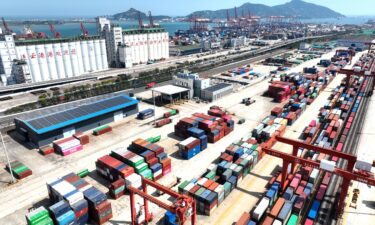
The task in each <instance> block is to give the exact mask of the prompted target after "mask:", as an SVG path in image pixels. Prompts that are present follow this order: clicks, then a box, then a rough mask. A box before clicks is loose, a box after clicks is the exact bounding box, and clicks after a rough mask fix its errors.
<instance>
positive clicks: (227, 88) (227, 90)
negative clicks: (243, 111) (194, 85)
mask: <svg viewBox="0 0 375 225" xmlns="http://www.w3.org/2000/svg"><path fill="white" fill-rule="evenodd" d="M232 92H233V85H232V84H227V83H219V84H216V85H214V86H211V87H208V88H206V89H203V90H202V91H201V99H203V100H205V101H210V102H213V101H216V100H218V99H220V98H222V97H224V96H226V95H229V94H231V93H232Z"/></svg>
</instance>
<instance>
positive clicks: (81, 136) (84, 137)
mask: <svg viewBox="0 0 375 225" xmlns="http://www.w3.org/2000/svg"><path fill="white" fill-rule="evenodd" d="M73 137H74V138H76V139H78V140H79V141H80V143H81V145H86V144H88V143H90V138H89V136H88V135H87V134H84V133H82V132H77V133H75V134H74V135H73Z"/></svg>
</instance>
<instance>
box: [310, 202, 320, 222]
mask: <svg viewBox="0 0 375 225" xmlns="http://www.w3.org/2000/svg"><path fill="white" fill-rule="evenodd" d="M319 207H320V202H319V201H318V200H314V202H313V204H312V206H311V209H310V211H309V214H308V216H307V217H309V218H310V219H312V220H315V219H316V215H317V214H318V210H319Z"/></svg>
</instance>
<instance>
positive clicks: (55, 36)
mask: <svg viewBox="0 0 375 225" xmlns="http://www.w3.org/2000/svg"><path fill="white" fill-rule="evenodd" d="M49 30H50V31H51V32H52V33H53V37H54V38H61V35H60V32H58V31H56V29H55V26H54V25H53V24H52V23H50V24H49Z"/></svg>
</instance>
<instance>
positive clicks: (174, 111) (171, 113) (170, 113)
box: [163, 109, 178, 118]
mask: <svg viewBox="0 0 375 225" xmlns="http://www.w3.org/2000/svg"><path fill="white" fill-rule="evenodd" d="M177 113H178V110H177V109H171V110H169V111H168V112H166V113H164V114H163V117H164V118H169V117H171V116H175V115H177Z"/></svg>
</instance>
